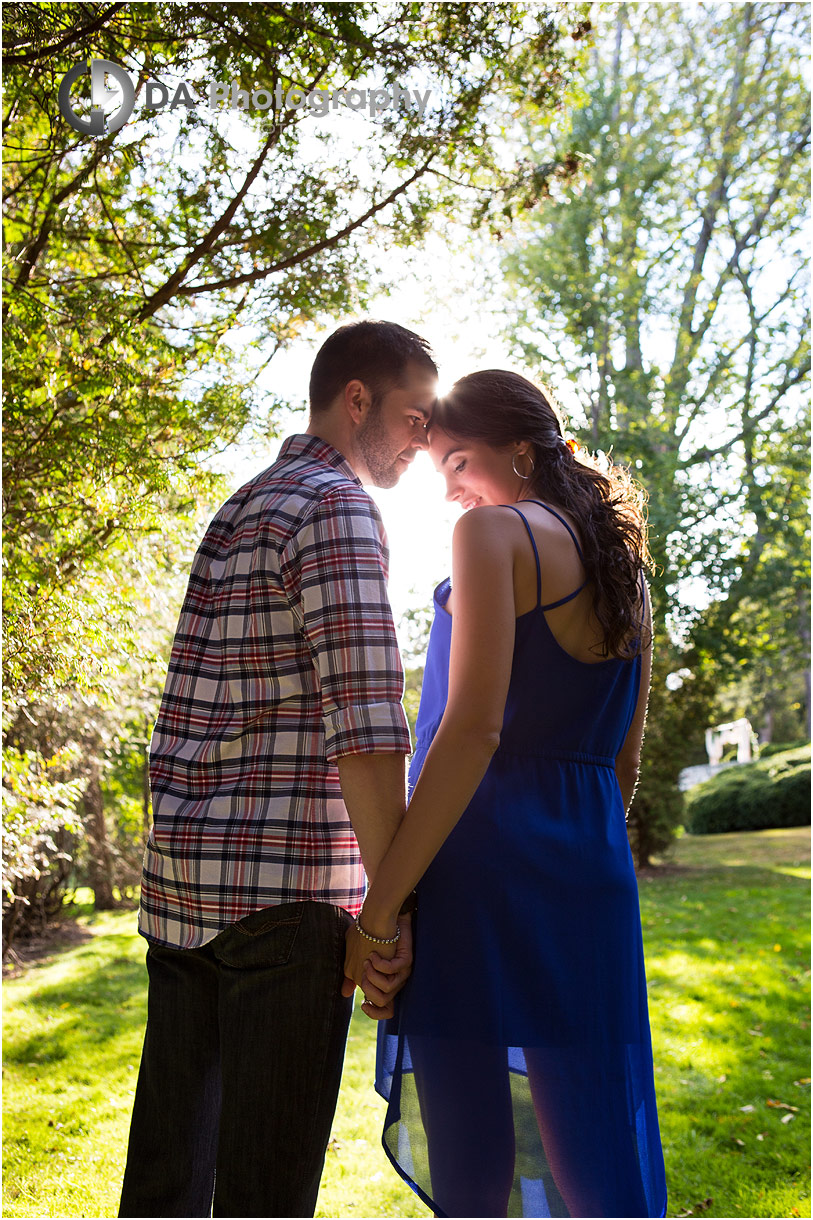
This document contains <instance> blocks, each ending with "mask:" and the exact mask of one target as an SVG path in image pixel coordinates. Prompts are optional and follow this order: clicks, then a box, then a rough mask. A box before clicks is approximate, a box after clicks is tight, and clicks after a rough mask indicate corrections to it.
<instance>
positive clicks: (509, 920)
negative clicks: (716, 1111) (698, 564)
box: [346, 371, 666, 1216]
mask: <svg viewBox="0 0 813 1220" xmlns="http://www.w3.org/2000/svg"><path fill="white" fill-rule="evenodd" d="M429 439H430V454H431V456H432V458H433V461H434V462H435V465H436V466H437V468H438V470H440V471H441V472H442V473H443V475H444V476H445V478H446V483H447V495H448V498H449V499H451V500H455V501H457V502H459V503H460V504H461V506H462V508H463V509H464V510H468V511H465V512H464V515H463V517H461V519H460V521H459V522H458V523H457V525H456V527H455V531H454V541H453V566H452V570H453V582H452V584H451V587H450V584H449V582H448V581H445V582H444V583H443V584H441V585H440V586H439V588H438V589H437V590H436V593H435V621H434V625H433V628H432V635H431V639H430V644H429V653H428V657H427V665H426V673H425V677H424V684H423V691H422V696H421V708H420V713H419V717H418V730H417V737H418V742H417V748H416V752H415V757H414V759H413V764H412V769H411V773H410V786H411V788H412V795H411V800H410V803H409V807H408V810H407V815H406V817H405V819H404V821H403V823H402V825H401V827H400V829H399V831H398V833H397V835H396V836H395V838H394V840H393V842H392V845H391V847H390V849H389V851H388V852H387V854H386V856H385V857H384V859H383V861H382V862H381V864H380V866H379V868H378V871H377V873H376V876H375V879H374V882H373V884H372V885H371V887H370V890H369V892H368V895H367V898H366V900H365V903H364V907H363V909H362V912H361V915H360V917H359V920H358V924H357V930H356V932H355V933H354V934H353V936H352V937H351V938H350V939H349V941H348V963H347V967H346V971H347V973H348V975H349V976H351V977H353V978H354V979H356V981H358V982H360V983H363V986H364V990H365V992H366V993H367V995H368V996H370V997H371V998H375V997H376V996H377V995H380V994H381V992H380V991H379V990H377V989H376V984H381V982H382V980H383V978H384V977H385V976H386V974H387V970H388V967H387V961H386V959H388V958H390V957H391V956H392V953H393V951H394V945H395V941H394V938H395V937H397V935H398V928H397V916H398V912H399V910H400V908H401V905H402V903H403V902H404V900H405V899H406V897H407V895H408V894H409V893H410V891H411V890H412V888H413V887H414V886H416V885H417V888H418V914H417V919H416V923H417V927H416V935H415V967H414V971H413V975H412V977H411V979H410V980H409V982H408V983H407V986H406V988H405V989H404V991H403V992H402V994H401V997H400V1001H399V1005H398V1012H397V1017H396V1019H395V1020H393V1021H391V1022H389V1023H388V1025H387V1026H386V1027H384V1026H382V1038H381V1042H380V1044H379V1062H378V1074H377V1082H376V1083H377V1087H378V1089H379V1091H380V1092H382V1093H383V1095H384V1096H385V1097H388V1099H389V1109H388V1113H387V1119H386V1125H385V1131H384V1147H385V1149H386V1150H387V1152H388V1154H389V1156H390V1159H391V1160H392V1161H393V1164H394V1165H395V1167H396V1168H397V1169H398V1171H399V1172H400V1173H401V1174H402V1176H403V1177H404V1178H406V1180H407V1181H408V1182H410V1184H411V1185H412V1186H413V1187H414V1189H415V1190H416V1191H417V1193H418V1194H419V1195H420V1196H421V1198H422V1199H423V1200H424V1201H425V1202H426V1203H427V1204H428V1205H429V1206H430V1207H431V1208H433V1210H434V1211H435V1212H436V1214H438V1215H442V1216H443V1215H445V1216H507V1215H509V1214H510V1215H525V1216H662V1215H664V1214H665V1209H666V1188H665V1182H664V1170H663V1158H662V1153H661V1146H660V1137H659V1133H658V1120H657V1112H656V1106H655V1094H654V1087H653V1078H652V1057H651V1047H650V1036H649V1021H648V1015H647V1006H646V982H645V978H644V965H643V954H642V945H641V929H640V916H639V910H638V893H637V887H636V882H635V874H634V871H633V867H632V861H631V857H630V851H629V846H628V843H627V836H626V824H625V810H626V809H627V807H628V805H629V803H630V801H631V799H632V795H633V791H634V787H635V783H636V779H637V771H638V759H639V753H640V746H641V740H642V736H643V728H644V719H645V713H646V701H647V693H648V688H649V675H650V657H651V651H650V647H651V631H650V621H649V611H648V605H647V595H646V587H645V584H644V581H643V574H642V569H643V567H644V565H645V564H646V562H647V560H648V553H647V547H646V537H645V525H644V520H643V514H642V507H641V504H642V498H641V496H640V493H638V492H637V491H636V489H635V488H634V487H633V485H632V483H631V482H630V480H629V479H628V478H627V476H626V475H625V474H624V473H623V472H621V471H619V470H617V469H612V468H608V469H606V470H602V469H601V468H600V466H599V464H598V463H597V462H595V461H593V460H591V459H589V458H588V457H587V455H582V454H580V453H579V451H577V450H576V447H575V445H574V443H573V442H571V441H568V442H565V440H564V439H563V438H562V434H561V429H560V425H559V421H558V419H557V417H556V415H555V413H554V411H553V409H552V408H551V406H550V404H549V403H548V401H547V399H546V398H545V396H544V395H543V394H542V393H541V391H540V390H539V389H537V387H536V386H534V385H532V384H531V383H530V382H528V381H526V380H525V379H524V378H522V377H519V376H517V375H516V374H513V373H504V372H496V371H490V372H482V373H474V374H472V375H471V376H469V377H464V378H462V380H460V381H458V382H457V383H456V385H455V386H454V387H453V389H452V391H451V393H450V394H449V396H448V397H447V398H445V399H444V400H442V401H441V402H440V403H439V404H438V406H437V408H436V411H435V413H434V414H433V418H432V423H431V430H430V438H429ZM418 883H419V884H418ZM368 959H369V961H368ZM365 961H367V962H368V964H367V968H366V974H365Z"/></svg>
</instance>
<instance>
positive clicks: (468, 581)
mask: <svg viewBox="0 0 813 1220" xmlns="http://www.w3.org/2000/svg"><path fill="white" fill-rule="evenodd" d="M509 537H510V536H509ZM509 537H507V535H506V522H505V510H504V509H500V508H490V507H488V508H478V509H473V510H472V511H471V512H469V513H467V514H466V515H465V516H463V517H461V519H460V520H459V521H458V523H457V525H456V527H455V532H454V538H453V550H452V556H453V558H452V571H453V578H454V618H453V620H452V645H451V656H450V663H449V696H448V701H447V704H446V710H445V712H444V714H443V719H442V721H441V723H440V727H439V728H438V731H437V733H436V735H435V738H434V740H433V741H432V745H431V746H430V749H429V752H428V753H427V756H426V762H425V763H424V766H423V769H422V771H421V775H420V778H419V779H418V783H417V784H416V786H415V791H414V792H413V794H412V799H411V801H410V803H409V806H408V809H407V812H406V816H405V818H404V820H403V822H402V823H401V826H400V827H399V829H398V831H397V832H396V834H395V837H394V839H393V841H392V843H391V844H390V847H389V849H388V850H387V852H386V854H385V855H384V857H383V859H382V860H381V863H380V864H379V866H378V869H377V871H376V875H375V879H374V881H373V883H372V885H371V886H370V889H369V892H368V894H367V898H366V899H365V902H364V908H363V911H362V915H361V924H362V926H363V927H364V929H365V931H367V932H369V933H370V934H371V935H373V936H379V937H387V936H392V935H393V934H394V932H395V927H396V917H397V914H398V910H399V908H400V906H401V904H402V903H403V901H404V899H405V898H406V896H407V895H408V894H409V893H410V892H411V890H412V889H414V887H415V885H416V883H417V882H418V881H419V880H420V878H421V877H422V876H423V874H424V872H425V871H426V869H427V867H428V865H429V864H430V863H431V861H432V860H433V859H434V857H435V855H436V854H437V852H438V850H439V848H440V847H441V845H442V843H443V842H444V840H445V839H446V837H447V836H448V835H449V833H450V831H451V830H452V829H453V827H454V826H455V824H456V823H457V821H458V819H459V818H460V816H461V814H462V813H463V810H464V809H465V808H466V806H467V805H468V803H469V801H470V800H471V798H472V796H473V795H474V793H475V791H476V790H477V788H478V786H479V784H480V782H481V780H482V778H483V776H484V775H485V773H486V770H487V768H488V764H489V762H490V761H491V757H492V755H493V753H494V751H495V750H496V748H497V746H498V745H499V741H500V731H501V729H502V721H503V715H504V712H505V700H506V697H507V694H508V685H509V682H510V679H511V664H512V659H513V654H514V632H515V618H516V611H515V604H514V581H513V562H514V560H513V555H514V548H513V547H512V546H511V544H510V540H509ZM350 945H351V947H350V951H349V953H348V963H347V966H346V972H347V973H348V974H349V975H350V977H354V978H357V979H360V977H361V973H362V972H363V964H364V960H365V959H366V958H367V957H369V955H370V951H371V949H372V945H371V944H370V942H369V941H366V942H365V941H364V940H363V939H362V938H361V937H358V936H356V938H355V941H353V940H351V942H350ZM351 970H352V971H355V973H352V974H351Z"/></svg>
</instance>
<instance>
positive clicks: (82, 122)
mask: <svg viewBox="0 0 813 1220" xmlns="http://www.w3.org/2000/svg"><path fill="white" fill-rule="evenodd" d="M88 72H90V115H89V116H88V117H87V118H83V117H82V115H80V114H77V113H76V111H75V110H74V108H73V103H72V102H71V89H72V88H73V86H74V84H75V83H76V81H77V80H78V79H79V77H80V76H86V75H87V73H88ZM108 76H111V77H112V78H113V80H114V81H115V82H116V85H117V88H116V89H108V87H107V77H108ZM106 105H107V106H117V107H118V110H117V111H116V113H115V114H111V115H106V114H105V111H104V109H103V107H104V106H106ZM134 105H135V88H134V87H133V82H132V81H131V80H130V77H129V76H128V75H127V73H126V72H125V71H124V68H122V67H121V66H120V65H119V64H114V63H111V61H110V60H109V59H92V60H91V61H90V65H88V62H87V60H84V59H83V60H82V62H81V63H79V64H77V65H76V67H74V68H71V70H70V72H66V73H65V75H64V76H63V78H62V84H61V85H60V86H59V113H60V114H61V115H62V117H63V119H65V120H66V121H67V122H68V123H70V125H71V127H72V128H73V129H74V131H78V132H80V133H81V134H82V135H85V136H103V135H106V134H107V133H109V132H112V131H118V129H119V128H120V127H123V126H124V124H125V123H126V122H127V120H128V119H129V117H130V115H131V114H132V112H133V106H134Z"/></svg>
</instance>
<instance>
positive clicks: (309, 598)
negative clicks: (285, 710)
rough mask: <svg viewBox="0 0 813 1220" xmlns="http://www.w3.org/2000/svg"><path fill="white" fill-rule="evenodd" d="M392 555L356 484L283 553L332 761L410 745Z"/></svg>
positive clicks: (329, 501)
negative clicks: (391, 586)
mask: <svg viewBox="0 0 813 1220" xmlns="http://www.w3.org/2000/svg"><path fill="white" fill-rule="evenodd" d="M387 559H388V553H387V545H386V537H385V534H384V527H383V524H382V522H381V518H380V516H379V515H378V511H377V509H376V507H375V505H374V503H373V502H372V500H371V499H370V497H369V496H368V495H367V494H366V492H364V491H363V490H362V489H361V488H354V487H349V488H347V489H342V490H340V491H333V492H331V493H330V494H329V495H328V496H326V497H325V498H324V499H323V500H322V501H320V503H319V505H318V506H317V507H316V509H315V510H314V511H313V512H312V513H311V514H310V515H309V517H308V519H307V520H306V521H305V522H304V523H303V525H302V526H301V527H300V529H299V530H297V531H296V534H295V536H294V537H293V538H292V539H291V540H290V542H289V544H288V547H287V548H286V554H285V555H284V556H283V563H282V565H281V571H282V573H283V581H284V582H285V585H286V591H287V594H288V598H289V601H290V604H291V605H292V607H293V608H294V611H295V613H296V614H297V617H299V618H301V627H302V633H303V635H304V638H305V640H306V641H307V644H308V646H309V648H310V651H311V654H312V656H313V662H314V667H315V670H316V673H317V675H318V679H319V685H320V689H321V696H322V715H323V719H324V728H325V745H326V751H327V756H328V758H329V759H331V760H335V759H336V758H339V757H341V756H342V755H345V754H385V753H386V754H408V753H409V752H410V749H411V745H410V739H409V728H408V727H407V721H406V716H405V714H404V709H403V706H402V704H401V700H402V698H403V693H404V671H403V667H402V665H401V658H400V655H399V652H398V641H397V637H396V634H395V625H394V623H393V620H392V610H391V609H390V604H389V599H388V597H387Z"/></svg>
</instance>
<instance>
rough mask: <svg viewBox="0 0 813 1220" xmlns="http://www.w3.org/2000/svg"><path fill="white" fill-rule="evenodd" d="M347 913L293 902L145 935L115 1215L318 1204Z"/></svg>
mask: <svg viewBox="0 0 813 1220" xmlns="http://www.w3.org/2000/svg"><path fill="white" fill-rule="evenodd" d="M349 923H350V916H349V915H348V914H347V912H346V911H343V910H341V909H339V908H338V907H335V906H330V905H329V904H327V903H321V902H292V903H285V904H283V905H280V906H274V907H266V908H264V909H263V910H260V911H255V912H254V913H253V914H251V915H249V916H247V917H246V918H245V919H242V920H241V921H240V922H239V923H236V924H233V925H232V926H231V927H230V928H227V929H226V930H225V931H224V932H221V933H220V935H219V936H217V937H215V939H214V940H212V941H209V943H208V944H206V945H204V946H203V947H202V948H199V949H167V948H164V947H162V946H158V945H150V947H149V949H148V950H147V969H148V973H149V980H150V987H149V1002H148V1013H147V1031H146V1034H145V1037H144V1051H143V1054H142V1059H141V1068H140V1071H139V1076H138V1086H137V1089H136V1096H135V1104H134V1108H133V1119H132V1125H131V1128H130V1143H129V1148H128V1152H127V1168H126V1170H125V1174H124V1185H123V1187H122V1196H121V1208H120V1212H119V1215H121V1216H164V1217H168V1216H210V1215H214V1216H264V1217H268V1216H312V1215H313V1212H314V1208H315V1206H316V1196H317V1194H318V1192H319V1180H320V1177H321V1174H322V1168H323V1166H324V1159H325V1150H326V1148H327V1142H328V1139H329V1137H330V1127H331V1123H332V1122H333V1114H334V1111H335V1109H336V1098H337V1096H338V1092H339V1082H340V1080H341V1073H342V1061H343V1058H344V1048H345V1043H346V1040H347V1027H348V1024H349V1021H350V1013H351V1009H352V1001H351V1000H348V999H344V998H343V997H342V995H341V994H340V987H341V981H342V977H343V968H342V967H343V964H344V934H345V931H346V928H347V926H348V924H349Z"/></svg>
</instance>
